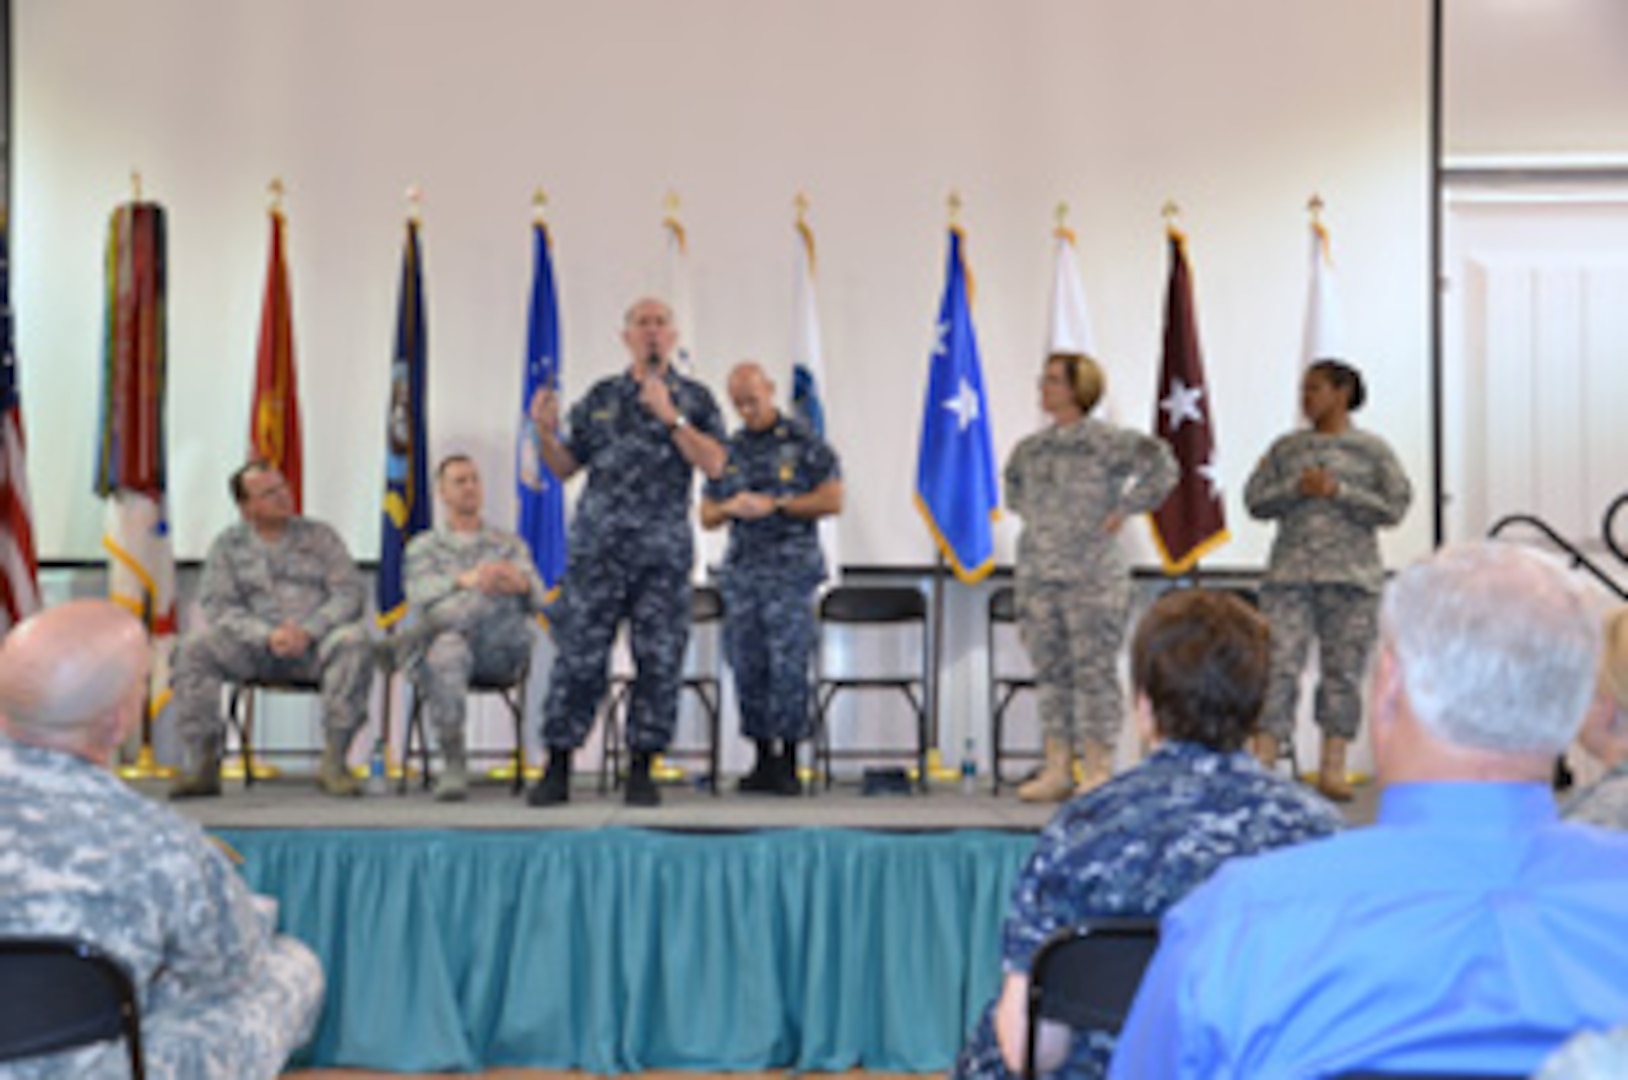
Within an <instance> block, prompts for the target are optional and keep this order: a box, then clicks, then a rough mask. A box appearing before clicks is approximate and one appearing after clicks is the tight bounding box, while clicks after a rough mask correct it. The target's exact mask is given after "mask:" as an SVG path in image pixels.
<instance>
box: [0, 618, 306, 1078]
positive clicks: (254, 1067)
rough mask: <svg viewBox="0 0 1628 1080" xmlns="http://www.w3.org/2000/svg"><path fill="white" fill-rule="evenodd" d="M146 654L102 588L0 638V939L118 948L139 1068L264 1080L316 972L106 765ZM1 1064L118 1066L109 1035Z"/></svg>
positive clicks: (204, 842)
mask: <svg viewBox="0 0 1628 1080" xmlns="http://www.w3.org/2000/svg"><path fill="white" fill-rule="evenodd" d="M148 655H149V653H148V645H147V638H146V635H145V633H144V632H143V630H142V627H141V624H140V623H139V622H137V621H136V619H134V618H133V617H132V616H131V615H129V614H128V613H127V612H125V611H124V610H123V609H121V608H119V607H117V606H115V605H113V604H111V603H108V602H107V601H104V600H76V601H73V602H71V603H67V604H63V605H61V606H60V607H55V608H51V609H49V610H47V611H45V612H43V613H41V614H39V615H36V616H34V617H33V618H31V619H29V620H28V621H26V622H24V623H22V624H21V625H20V626H18V627H17V628H15V629H14V630H12V631H11V633H10V634H9V635H8V636H7V637H6V639H5V641H4V643H3V645H0V898H3V899H0V937H32V936H52V937H69V938H76V939H79V940H82V941H87V942H89V943H91V944H93V945H95V946H97V947H98V948H100V949H101V950H102V951H104V952H106V953H109V954H111V955H112V956H113V957H114V958H115V959H117V960H119V961H120V962H121V963H122V964H123V965H124V966H125V967H126V969H127V970H128V971H129V972H130V975H131V977H132V980H133V981H134V983H135V986H136V994H137V997H138V998H139V999H140V1002H141V1024H142V1042H143V1047H144V1050H145V1056H146V1061H147V1074H148V1075H149V1076H153V1077H185V1078H186V1080H258V1078H266V1080H269V1078H271V1077H275V1076H276V1075H277V1074H278V1072H279V1071H280V1070H281V1068H282V1066H283V1064H284V1062H285V1061H286V1059H287V1057H288V1055H289V1053H290V1051H292V1050H293V1049H295V1048H296V1047H298V1046H299V1045H301V1044H302V1043H303V1042H305V1041H306V1039H307V1038H309V1036H310V1034H311V1030H312V1027H313V1025H314V1024H315V1022H316V1017H317V1012H318V1008H319V1006H320V1005H321V1002H322V990H323V980H322V969H321V967H320V966H319V965H318V963H317V960H316V957H315V956H314V955H312V953H311V951H310V950H309V949H308V948H306V947H305V946H304V945H302V944H301V943H299V942H298V941H295V940H293V939H292V938H288V937H282V936H279V935H277V934H275V933H273V931H272V928H271V925H270V924H271V921H272V918H271V916H270V914H269V912H270V910H271V905H270V903H269V902H261V903H257V902H256V898H255V897H253V896H252V895H251V894H250V893H249V890H248V889H247V888H246V887H245V886H244V884H243V881H242V879H241V878H239V877H238V875H237V872H236V871H235V870H233V869H232V867H231V866H230V865H229V864H228V863H227V860H226V858H225V856H224V855H222V854H221V852H220V850H219V849H218V848H217V847H216V846H215V845H214V844H212V843H210V842H209V840H208V839H207V838H206V837H205V836H204V834H203V833H202V832H201V831H200V830H199V828H198V827H197V826H196V825H194V824H192V823H191V822H189V821H187V820H185V819H184V818H181V817H180V816H178V815H176V814H175V813H174V812H173V811H171V810H170V809H169V808H167V807H165V806H162V805H160V804H159V803H156V802H153V801H152V800H150V799H147V798H145V797H143V796H142V795H140V794H138V793H137V792H135V791H133V790H131V789H130V788H128V787H126V786H125V784H124V783H123V782H122V781H120V780H119V779H118V778H117V777H115V776H114V775H112V774H111V773H110V772H109V771H108V768H107V766H108V762H109V760H110V759H111V756H112V754H113V751H114V748H116V747H117V746H119V745H120V744H121V743H122V742H123V741H124V739H125V737H126V736H127V735H128V734H129V733H130V731H131V730H132V729H133V728H134V726H135V725H136V723H137V720H138V717H139V716H140V712H141V708H142V700H143V693H144V690H145V680H146V676H147V666H148ZM3 1007H4V1006H3V1005H0V1008H3ZM0 1073H4V1075H5V1076H7V1077H8V1078H15V1080H43V1078H47V1077H52V1078H55V1077H63V1078H67V1077H72V1078H75V1080H81V1078H86V1077H124V1076H128V1075H129V1071H128V1066H127V1064H126V1062H125V1059H124V1052H123V1049H122V1047H119V1046H116V1045H114V1044H112V1043H100V1044H97V1045H95V1046H92V1047H89V1048H86V1049H83V1050H78V1051H71V1052H69V1053H66V1054H55V1055H51V1056H49V1057H44V1058H36V1059H31V1060H26V1061H15V1062H8V1063H7V1064H6V1066H5V1067H4V1068H3V1069H0Z"/></svg>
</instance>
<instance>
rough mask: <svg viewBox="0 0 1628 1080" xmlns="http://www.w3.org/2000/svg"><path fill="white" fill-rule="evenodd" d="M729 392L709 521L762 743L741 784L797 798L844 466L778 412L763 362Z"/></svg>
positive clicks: (739, 678)
mask: <svg viewBox="0 0 1628 1080" xmlns="http://www.w3.org/2000/svg"><path fill="white" fill-rule="evenodd" d="M729 399H730V401H731V402H732V403H733V404H734V406H735V411H736V412H738V413H740V417H741V420H742V422H743V424H744V426H743V427H742V428H741V429H740V430H739V431H737V432H736V433H735V434H734V435H733V436H731V438H730V440H729V461H728V464H726V465H725V466H724V472H723V475H722V476H720V477H719V478H718V479H716V480H711V481H708V483H707V486H706V490H705V492H704V494H703V498H702V500H701V524H702V525H704V526H706V527H707V528H709V529H716V528H719V527H720V526H722V525H724V524H725V523H726V522H727V523H729V524H730V530H729V550H728V552H727V553H726V554H725V556H724V568H723V592H724V643H725V648H726V649H727V650H728V653H729V667H730V670H731V671H733V672H734V674H735V698H736V700H737V701H738V702H739V704H740V714H741V733H742V734H744V735H745V736H746V737H747V738H749V739H751V740H752V742H753V745H754V746H755V747H756V749H757V763H756V764H755V765H754V766H753V767H752V771H751V772H750V773H748V774H747V775H746V776H744V777H742V778H741V781H740V789H741V790H742V791H755V792H763V793H767V794H773V795H797V794H799V793H800V792H801V785H800V784H799V783H798V781H797V743H798V741H799V740H801V739H806V738H807V737H808V726H809V701H808V693H809V691H808V657H809V651H810V650H811V649H812V648H813V645H814V604H813V600H814V590H815V588H817V587H818V586H819V583H820V582H821V581H822V580H823V579H824V578H825V557H824V555H823V554H822V553H821V551H820V541H819V534H818V522H819V519H820V518H823V517H826V516H828V515H831V514H836V513H840V512H841V510H842V472H841V467H840V465H839V464H838V462H837V456H836V454H835V453H833V452H832V450H831V448H830V447H829V446H827V445H826V443H825V440H823V439H821V438H820V437H819V436H818V435H816V434H815V433H814V432H813V431H812V430H810V429H809V427H808V426H807V425H806V424H804V423H803V422H802V421H800V420H797V419H794V418H792V417H789V416H784V415H782V414H781V413H780V411H779V410H778V409H777V408H775V404H774V383H773V382H772V381H771V380H770V379H769V377H768V375H766V374H764V372H763V369H762V368H761V367H759V366H758V365H757V364H754V363H744V364H740V365H738V366H736V368H735V370H733V371H731V372H730V373H729Z"/></svg>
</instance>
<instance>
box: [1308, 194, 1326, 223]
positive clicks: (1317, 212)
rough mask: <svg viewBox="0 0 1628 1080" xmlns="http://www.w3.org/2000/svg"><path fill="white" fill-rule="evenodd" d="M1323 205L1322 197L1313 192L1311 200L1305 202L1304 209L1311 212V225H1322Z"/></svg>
mask: <svg viewBox="0 0 1628 1080" xmlns="http://www.w3.org/2000/svg"><path fill="white" fill-rule="evenodd" d="M1324 205H1325V204H1324V202H1323V197H1322V196H1321V195H1319V194H1317V192H1315V191H1314V192H1312V193H1311V198H1309V199H1307V200H1306V209H1307V210H1308V211H1310V212H1311V223H1312V224H1313V225H1321V224H1322V223H1323V206H1324Z"/></svg>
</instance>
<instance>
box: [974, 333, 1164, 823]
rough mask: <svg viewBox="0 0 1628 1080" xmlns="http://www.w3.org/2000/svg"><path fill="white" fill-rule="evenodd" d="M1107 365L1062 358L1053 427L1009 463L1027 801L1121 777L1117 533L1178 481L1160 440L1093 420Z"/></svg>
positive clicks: (1044, 405) (1044, 396)
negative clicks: (1038, 734)
mask: <svg viewBox="0 0 1628 1080" xmlns="http://www.w3.org/2000/svg"><path fill="white" fill-rule="evenodd" d="M1104 388H1105V380H1104V377H1103V373H1102V368H1101V367H1100V366H1099V365H1098V364H1097V362H1096V361H1095V360H1093V359H1092V358H1091V357H1089V356H1085V355H1082V354H1077V353H1054V354H1052V355H1051V356H1049V357H1047V358H1046V364H1045V367H1044V369H1043V371H1042V374H1041V377H1040V408H1041V410H1042V411H1044V412H1045V413H1046V415H1047V417H1048V418H1049V420H1050V423H1049V424H1048V425H1047V426H1046V427H1045V428H1043V429H1041V430H1040V431H1037V432H1035V433H1034V434H1033V435H1030V436H1028V437H1027V438H1025V439H1024V440H1023V441H1022V442H1020V443H1018V445H1017V448H1016V449H1015V450H1013V451H1012V456H1011V458H1010V459H1008V460H1007V463H1006V475H1005V479H1006V506H1007V509H1009V510H1010V511H1012V513H1014V514H1016V515H1017V516H1018V517H1020V518H1022V519H1023V533H1022V535H1021V536H1020V537H1019V538H1018V549H1017V566H1016V580H1017V610H1018V628H1019V630H1020V631H1021V633H1022V637H1023V643H1024V646H1025V647H1026V648H1027V649H1028V651H1029V657H1030V660H1031V661H1032V662H1033V664H1034V669H1035V681H1036V683H1037V684H1038V689H1039V693H1040V721H1041V726H1042V728H1043V729H1044V732H1045V752H1046V759H1045V765H1044V766H1043V767H1042V768H1041V770H1040V773H1039V774H1038V775H1037V776H1036V777H1034V779H1032V780H1030V781H1028V782H1027V783H1025V784H1023V785H1021V786H1020V787H1019V788H1018V796H1019V797H1020V798H1022V799H1025V800H1028V801H1030V802H1048V801H1049V802H1058V801H1061V800H1063V799H1066V798H1068V797H1069V796H1070V795H1072V794H1074V792H1075V790H1076V789H1075V786H1074V759H1075V754H1076V751H1078V752H1079V753H1081V755H1082V756H1083V759H1084V765H1085V767H1084V777H1083V779H1082V781H1081V783H1080V788H1079V790H1080V791H1081V792H1083V791H1086V790H1089V789H1091V788H1094V787H1096V786H1097V785H1099V784H1101V783H1102V782H1103V781H1105V780H1107V779H1108V777H1109V776H1110V775H1111V774H1112V772H1113V753H1114V746H1115V744H1116V743H1117V742H1118V740H1119V732H1120V728H1121V727H1122V726H1123V723H1124V714H1125V705H1124V698H1123V695H1122V694H1121V692H1120V687H1119V671H1118V664H1119V648H1120V644H1121V642H1122V641H1123V640H1124V637H1125V622H1126V619H1127V618H1128V617H1129V613H1130V599H1131V584H1130V573H1129V569H1128V568H1127V567H1126V565H1125V560H1124V556H1123V555H1121V554H1120V551H1119V544H1118V539H1117V535H1116V534H1117V533H1118V532H1119V529H1120V526H1122V525H1123V524H1124V523H1125V519H1126V518H1128V517H1131V516H1132V515H1135V514H1141V513H1145V512H1147V511H1149V510H1153V509H1155V508H1156V507H1157V506H1158V505H1159V504H1160V503H1161V502H1163V501H1164V498H1165V496H1166V495H1168V494H1169V493H1170V489H1171V488H1172V487H1174V486H1175V484H1176V479H1177V475H1178V471H1177V467H1176V459H1175V456H1174V455H1173V454H1172V453H1171V452H1170V448H1169V447H1168V446H1167V445H1165V443H1164V442H1163V441H1162V440H1160V439H1156V438H1153V437H1151V436H1148V435H1143V434H1141V433H1140V432H1135V431H1130V430H1128V429H1126V428H1121V427H1116V426H1114V425H1112V424H1109V423H1105V422H1104V421H1101V420H1098V419H1096V418H1095V417H1093V416H1092V415H1091V412H1092V410H1093V409H1095V408H1096V406H1097V403H1098V402H1099V401H1100V400H1101V399H1102V394H1103V390H1104Z"/></svg>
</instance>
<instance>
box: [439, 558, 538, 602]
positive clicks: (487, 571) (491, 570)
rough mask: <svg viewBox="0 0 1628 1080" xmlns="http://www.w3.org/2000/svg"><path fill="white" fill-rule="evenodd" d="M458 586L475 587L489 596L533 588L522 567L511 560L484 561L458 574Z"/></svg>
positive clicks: (464, 587) (510, 593) (511, 593)
mask: <svg viewBox="0 0 1628 1080" xmlns="http://www.w3.org/2000/svg"><path fill="white" fill-rule="evenodd" d="M457 580H458V587H459V588H463V589H474V590H477V591H479V592H483V593H486V594H487V595H488V596H504V595H513V594H515V593H523V592H526V591H528V590H529V589H530V588H531V582H530V581H527V580H526V575H525V574H524V573H523V572H522V571H521V569H520V568H519V567H518V566H516V565H514V564H513V563H511V562H504V561H501V560H499V561H495V562H483V563H481V564H480V565H479V566H473V567H470V568H469V569H468V570H465V571H464V572H463V573H461V574H459V575H458V579H457Z"/></svg>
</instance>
